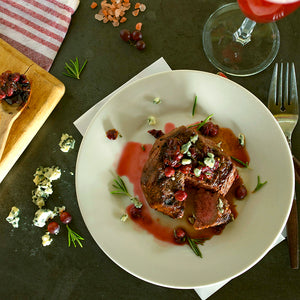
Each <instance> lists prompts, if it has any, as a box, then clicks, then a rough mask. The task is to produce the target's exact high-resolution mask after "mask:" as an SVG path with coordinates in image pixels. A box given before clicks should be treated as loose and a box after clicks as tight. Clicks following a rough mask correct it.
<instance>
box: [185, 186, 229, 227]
mask: <svg viewBox="0 0 300 300" xmlns="http://www.w3.org/2000/svg"><path fill="white" fill-rule="evenodd" d="M187 190H188V197H189V202H190V203H191V205H192V211H193V216H194V218H195V222H194V224H193V227H194V229H196V230H201V229H205V228H208V227H214V226H217V225H221V224H226V223H229V222H230V221H231V220H232V216H231V210H230V207H229V203H228V201H227V200H226V199H225V198H223V197H222V198H221V197H220V195H219V193H216V192H211V191H208V190H205V189H202V188H200V189H196V188H195V187H192V188H187Z"/></svg>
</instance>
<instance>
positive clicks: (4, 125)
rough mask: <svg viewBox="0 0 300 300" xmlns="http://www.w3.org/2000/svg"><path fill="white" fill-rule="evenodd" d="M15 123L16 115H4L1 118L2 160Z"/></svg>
mask: <svg viewBox="0 0 300 300" xmlns="http://www.w3.org/2000/svg"><path fill="white" fill-rule="evenodd" d="M13 122H14V115H10V114H2V115H1V118H0V160H1V158H2V154H3V152H4V148H5V145H6V141H7V138H8V134H9V131H10V129H11V126H12V124H13Z"/></svg>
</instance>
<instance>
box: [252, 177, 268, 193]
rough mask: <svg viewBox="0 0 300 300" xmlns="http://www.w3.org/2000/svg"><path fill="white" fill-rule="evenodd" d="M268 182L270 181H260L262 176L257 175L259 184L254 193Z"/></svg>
mask: <svg viewBox="0 0 300 300" xmlns="http://www.w3.org/2000/svg"><path fill="white" fill-rule="evenodd" d="M267 182H268V181H265V182H261V181H260V177H259V176H257V185H256V187H255V189H254V191H253V192H252V193H255V192H257V191H258V190H259V189H261V188H262V187H263V186H264V185H265V184H266V183H267Z"/></svg>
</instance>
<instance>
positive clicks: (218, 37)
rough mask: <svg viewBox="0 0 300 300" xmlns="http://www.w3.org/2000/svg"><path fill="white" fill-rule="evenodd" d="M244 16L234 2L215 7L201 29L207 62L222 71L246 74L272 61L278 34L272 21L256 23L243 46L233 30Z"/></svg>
mask: <svg viewBox="0 0 300 300" xmlns="http://www.w3.org/2000/svg"><path fill="white" fill-rule="evenodd" d="M244 19H245V16H244V15H243V13H242V12H241V10H240V8H239V6H238V4H237V3H230V4H226V5H224V6H222V7H220V8H219V9H217V10H216V11H215V12H214V13H213V14H212V15H211V16H210V17H209V19H208V20H207V22H206V24H205V26H204V29H203V36H202V40H203V48H204V52H205V54H206V56H207V58H208V59H209V61H210V62H211V63H212V64H213V65H214V66H215V67H216V68H217V69H219V70H221V71H222V72H224V73H227V74H230V75H234V76H249V75H254V74H257V73H259V72H261V71H263V70H264V69H266V68H267V67H268V66H269V65H270V64H271V63H272V61H273V60H274V58H275V57H276V55H277V53H278V49H279V45H280V35H279V31H278V28H277V25H276V24H275V23H264V24H262V23H258V24H256V25H255V27H254V30H253V32H252V34H251V41H250V42H249V43H247V44H246V45H244V46H243V45H242V44H241V43H239V42H235V41H234V39H233V35H234V33H235V32H236V31H237V30H238V29H239V28H240V26H241V24H242V23H243V21H244Z"/></svg>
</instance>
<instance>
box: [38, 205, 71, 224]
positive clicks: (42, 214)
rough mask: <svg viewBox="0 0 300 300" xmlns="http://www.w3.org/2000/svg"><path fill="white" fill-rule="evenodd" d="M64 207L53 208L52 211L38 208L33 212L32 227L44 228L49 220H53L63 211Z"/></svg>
mask: <svg viewBox="0 0 300 300" xmlns="http://www.w3.org/2000/svg"><path fill="white" fill-rule="evenodd" d="M65 209H66V208H65V206H62V207H54V209H53V210H51V209H48V208H40V209H38V210H37V211H36V212H35V215H34V218H33V220H32V222H33V225H34V226H37V227H44V226H45V225H46V223H47V221H48V220H49V219H53V218H54V217H56V216H57V215H59V214H60V213H62V212H63V211H64V210H65Z"/></svg>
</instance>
